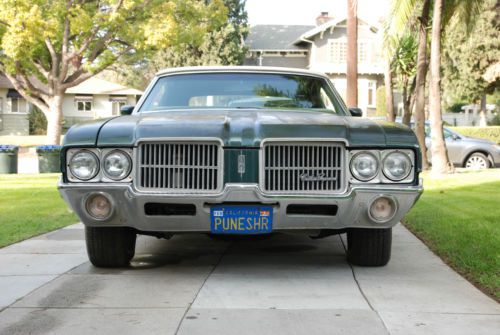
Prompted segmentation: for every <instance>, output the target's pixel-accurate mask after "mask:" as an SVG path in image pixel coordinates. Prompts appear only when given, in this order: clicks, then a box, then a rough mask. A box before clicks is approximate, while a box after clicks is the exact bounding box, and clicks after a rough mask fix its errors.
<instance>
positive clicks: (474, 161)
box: [425, 124, 500, 169]
mask: <svg viewBox="0 0 500 335" xmlns="http://www.w3.org/2000/svg"><path fill="white" fill-rule="evenodd" d="M443 130H444V138H445V141H446V148H447V149H448V156H449V158H450V161H451V163H453V165H455V166H456V167H465V168H470V169H487V168H490V167H500V145H498V144H496V143H495V142H492V141H488V140H484V139H480V138H474V137H468V136H465V135H461V134H459V133H457V132H455V131H453V130H451V129H449V128H446V127H444V129H443ZM430 135H431V131H430V125H429V124H426V125H425V144H426V146H427V148H430V147H431V137H430ZM427 157H428V158H429V159H430V158H431V153H430V149H429V150H427Z"/></svg>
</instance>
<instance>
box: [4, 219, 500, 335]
mask: <svg viewBox="0 0 500 335" xmlns="http://www.w3.org/2000/svg"><path fill="white" fill-rule="evenodd" d="M0 309H2V311H1V312H0V334H9V335H12V334H72V335H77V334H120V335H124V334H176V333H177V334H189V335H196V334H204V335H206V334H218V335H219V334H220V335H223V334H237V335H245V334H259V335H260V334H273V335H275V334H287V335H288V334H307V335H313V334H405V335H406V334H499V331H500V307H499V305H498V304H497V303H496V302H494V301H493V300H491V299H490V298H488V297H487V296H485V295H483V294H482V293H481V292H480V291H478V290H477V289H476V288H474V287H473V286H472V285H470V284H469V283H468V282H467V281H465V280H464V279H462V278H461V277H460V276H459V275H457V274H456V273H454V272H453V271H452V270H450V269H449V268H448V267H447V266H446V265H444V264H443V263H442V262H441V261H440V259H439V258H437V257H436V256H434V255H433V254H432V253H431V252H430V251H429V250H428V249H427V248H426V247H425V246H424V245H423V244H422V243H421V242H420V241H419V240H417V239H416V238H415V237H414V236H413V235H411V234H410V233H409V232H408V231H407V230H406V229H404V228H403V227H402V226H398V227H396V228H395V236H394V246H393V259H392V261H391V262H390V264H389V265H388V266H387V267H384V268H358V267H354V268H352V267H350V266H349V265H348V264H347V263H346V261H345V251H344V246H343V241H342V240H341V238H340V237H339V236H332V237H329V238H326V239H322V240H311V239H309V238H307V237H304V236H296V235H276V236H272V237H270V238H264V239H263V238H260V239H259V238H254V239H251V240H243V241H232V242H228V241H215V240H212V239H210V238H208V237H206V236H201V235H200V236H198V235H192V236H189V235H185V236H175V237H174V238H173V239H171V240H170V241H166V240H157V239H155V238H150V237H141V238H140V239H139V240H138V248H137V253H136V257H135V258H134V260H133V266H132V267H131V268H129V269H119V270H106V269H104V270H103V269H97V268H94V267H92V266H91V265H90V264H89V263H88V262H87V257H86V254H85V248H84V241H83V230H82V226H81V225H74V226H71V227H68V228H65V229H62V230H59V231H56V232H53V233H49V234H46V235H42V236H40V237H36V238H33V239H30V240H27V241H24V242H21V243H18V244H15V245H12V246H10V247H7V248H4V249H0Z"/></svg>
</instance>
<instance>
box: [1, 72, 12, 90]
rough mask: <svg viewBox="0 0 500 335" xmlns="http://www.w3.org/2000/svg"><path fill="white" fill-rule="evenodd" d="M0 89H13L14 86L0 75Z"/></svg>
mask: <svg viewBox="0 0 500 335" xmlns="http://www.w3.org/2000/svg"><path fill="white" fill-rule="evenodd" d="M0 88H14V85H12V83H11V82H10V80H9V79H7V77H6V76H2V75H0Z"/></svg>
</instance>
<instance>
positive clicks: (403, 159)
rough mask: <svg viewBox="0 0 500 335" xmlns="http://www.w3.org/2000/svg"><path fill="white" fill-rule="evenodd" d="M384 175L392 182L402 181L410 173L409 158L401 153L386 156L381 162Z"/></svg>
mask: <svg viewBox="0 0 500 335" xmlns="http://www.w3.org/2000/svg"><path fill="white" fill-rule="evenodd" d="M382 166H383V168H382V171H383V172H384V175H385V176H386V177H387V178H389V179H391V180H394V181H399V180H403V179H405V178H406V177H408V175H409V174H410V172H411V168H412V163H411V159H410V157H408V155H407V154H405V153H402V152H398V151H396V152H393V153H390V154H388V155H387V156H386V157H385V158H384V161H383V162H382Z"/></svg>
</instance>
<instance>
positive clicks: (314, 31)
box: [293, 17, 378, 45]
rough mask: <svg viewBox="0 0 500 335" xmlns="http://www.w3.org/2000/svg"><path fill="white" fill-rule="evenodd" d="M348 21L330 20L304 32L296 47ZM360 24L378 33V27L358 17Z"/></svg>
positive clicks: (343, 19)
mask: <svg viewBox="0 0 500 335" xmlns="http://www.w3.org/2000/svg"><path fill="white" fill-rule="evenodd" d="M346 20H347V19H346V18H345V17H340V18H338V19H332V20H329V21H327V22H325V23H323V24H321V25H319V26H317V27H314V28H312V29H310V30H308V31H306V32H304V33H303V34H301V35H300V36H298V38H297V39H296V40H295V41H294V42H293V43H294V44H295V45H297V44H300V43H303V42H304V40H308V39H310V38H311V37H314V36H316V35H318V34H321V33H323V32H325V31H326V30H328V29H330V30H333V29H335V27H336V26H338V25H339V24H342V23H344V22H345V21H346ZM359 23H362V24H366V25H368V26H370V29H371V30H373V32H375V33H376V32H377V31H378V27H376V26H374V25H372V24H370V23H368V22H367V21H365V20H364V19H361V18H359V17H358V25H359Z"/></svg>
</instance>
